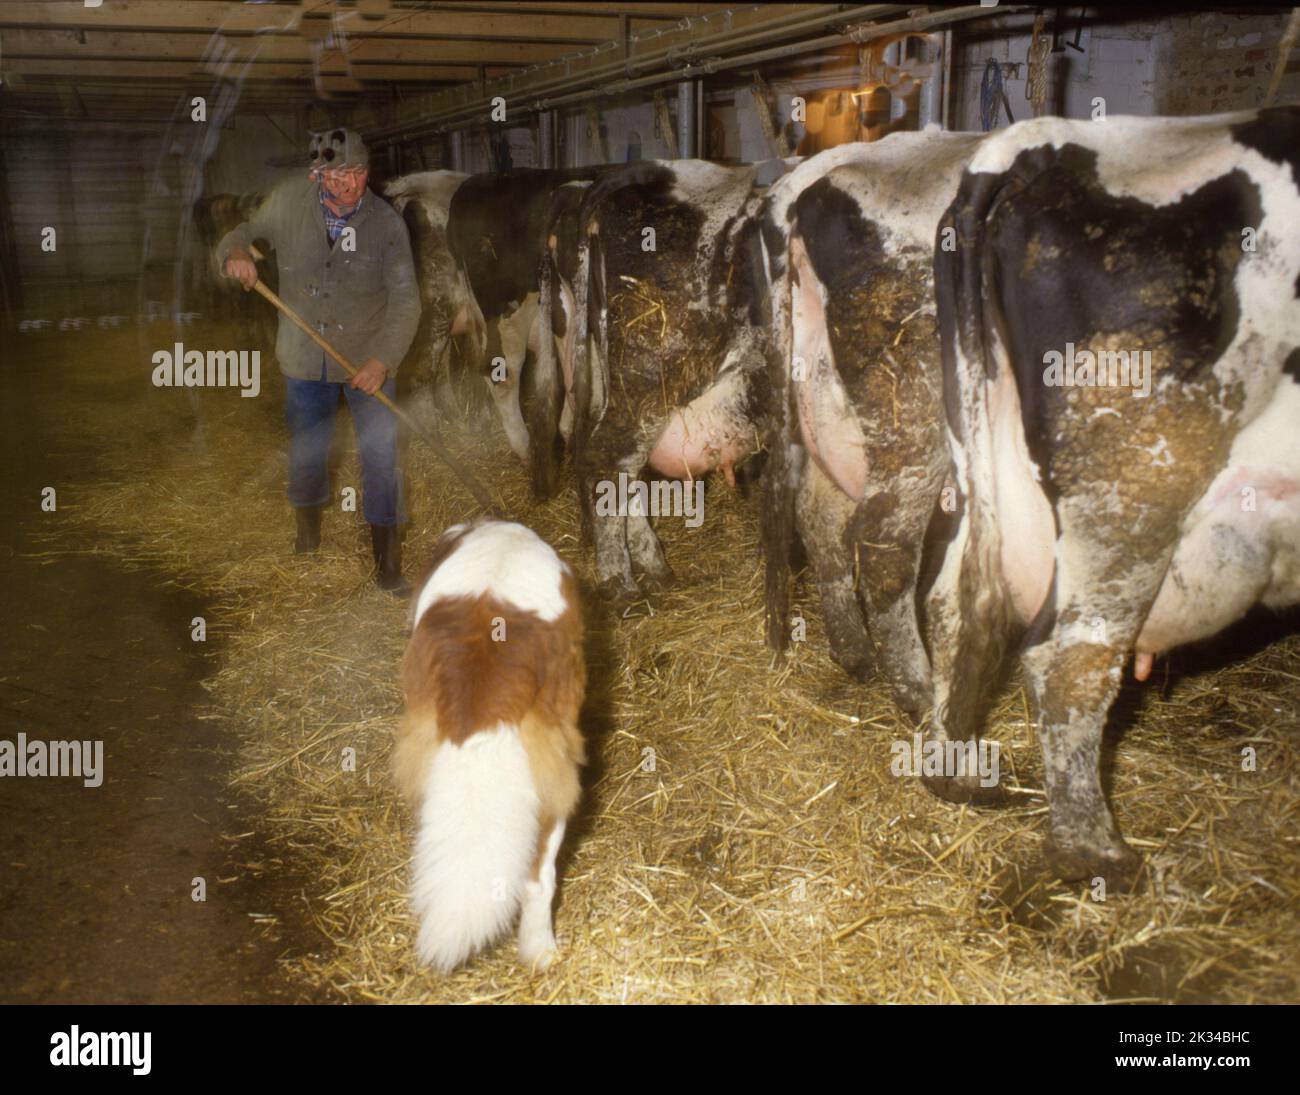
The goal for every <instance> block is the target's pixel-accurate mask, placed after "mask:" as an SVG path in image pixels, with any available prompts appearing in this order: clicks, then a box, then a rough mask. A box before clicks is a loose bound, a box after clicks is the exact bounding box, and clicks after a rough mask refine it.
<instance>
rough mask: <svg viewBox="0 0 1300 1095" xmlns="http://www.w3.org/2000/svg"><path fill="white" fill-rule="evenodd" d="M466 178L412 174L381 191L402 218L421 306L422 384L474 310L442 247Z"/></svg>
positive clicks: (447, 173) (446, 248) (437, 173)
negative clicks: (455, 198) (454, 198)
mask: <svg viewBox="0 0 1300 1095" xmlns="http://www.w3.org/2000/svg"><path fill="white" fill-rule="evenodd" d="M467 178H469V176H468V175H463V174H461V173H460V172H458V171H418V172H415V173H413V174H410V175H403V176H401V177H400V178H396V179H393V180H391V181H390V182H389V183H388V185H387V186H385V187H384V196H385V197H387V198H388V200H389V201H391V202H392V203H393V208H394V209H396V210H397V211H398V212H399V213H401V214H402V218H403V219H404V220H405V221H406V228H407V232H408V233H409V234H410V237H411V253H412V256H413V258H414V259H415V271H416V276H417V278H418V279H419V282H420V302H421V310H420V329H419V331H418V333H417V334H416V337H415V345H416V347H418V352H419V355H420V361H419V363H418V366H417V368H418V371H419V372H420V373H421V374H422V376H421V379H424V380H432V379H433V378H434V377H436V376H438V375H439V366H440V363H441V361H442V358H443V355H444V354H445V353H446V352H447V349H448V347H449V345H450V343H451V339H452V337H453V336H455V335H460V334H464V333H465V332H466V331H467V330H468V329H469V321H470V314H471V312H472V311H473V307H474V305H473V302H472V301H471V300H470V299H469V296H468V291H467V288H466V286H465V284H464V279H463V278H461V277H460V276H459V272H458V271H457V269H456V262H455V259H453V258H452V254H451V249H450V247H449V246H448V244H447V220H448V216H449V214H450V210H451V198H452V195H453V194H455V193H456V191H457V190H458V189H460V186H461V184H462V183H463V182H464V181H465V180H466V179H467Z"/></svg>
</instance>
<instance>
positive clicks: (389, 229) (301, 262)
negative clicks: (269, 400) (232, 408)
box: [215, 178, 420, 381]
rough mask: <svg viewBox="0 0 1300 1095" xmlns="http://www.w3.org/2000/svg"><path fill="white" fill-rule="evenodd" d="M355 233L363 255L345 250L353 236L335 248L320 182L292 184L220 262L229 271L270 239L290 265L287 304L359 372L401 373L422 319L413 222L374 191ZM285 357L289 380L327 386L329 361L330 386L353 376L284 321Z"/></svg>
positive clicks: (227, 246)
mask: <svg viewBox="0 0 1300 1095" xmlns="http://www.w3.org/2000/svg"><path fill="white" fill-rule="evenodd" d="M348 227H349V228H354V229H356V250H355V251H345V250H344V249H343V240H344V235H346V233H344V234H343V235H340V236H339V238H338V240H337V241H336V242H335V244H334V246H333V247H331V246H330V243H329V237H328V236H327V235H326V233H325V216H324V212H323V210H322V209H321V205H320V197H319V190H318V186H317V184H316V183H315V182H314V181H312V180H311V179H306V178H293V179H288V180H287V181H285V182H283V183H281V184H280V185H278V186H277V187H276V188H275V189H274V190H273V191H272V192H271V195H270V197H269V198H267V200H266V201H265V202H263V203H262V207H261V208H260V209H259V210H258V211H257V212H256V213H255V214H254V215H253V219H252V220H250V221H246V222H245V223H244V224H241V225H239V226H238V227H236V228H235V229H233V230H232V231H231V232H229V233H228V234H227V235H225V236H224V237H222V239H221V242H220V243H218V244H217V250H216V256H215V257H216V261H217V266H218V269H221V268H222V267H224V266H225V262H226V258H227V257H228V256H229V254H230V252H231V251H232V250H233V249H234V248H237V247H238V248H242V249H243V250H245V251H247V250H248V249H249V247H250V246H251V244H252V242H253V240H256V239H265V240H267V241H268V242H269V243H270V244H271V246H272V247H274V248H275V251H276V260H277V261H278V263H279V267H280V297H281V299H282V300H283V301H284V302H285V303H286V304H287V305H288V306H289V307H290V308H292V309H293V310H294V311H295V312H297V313H298V314H299V315H300V316H302V318H303V319H305V320H306V321H307V322H308V323H310V324H311V325H312V326H313V327H314V328H315V329H316V330H317V331H319V332H320V334H321V335H322V336H323V337H324V338H325V340H326V341H327V342H329V343H330V344H331V345H333V346H334V347H335V349H337V350H338V351H339V352H340V353H341V354H343V356H344V357H346V358H347V359H348V360H349V361H350V362H352V364H353V365H354V366H356V367H357V368H360V367H361V365H362V364H363V363H364V362H365V361H366V359H367V358H371V357H375V358H378V359H379V360H380V361H382V362H383V363H384V365H386V366H387V367H388V375H389V376H392V375H393V374H394V373H396V372H397V366H398V365H399V364H401V361H402V358H403V357H404V356H405V355H406V351H407V350H408V349H409V348H410V345H411V340H412V339H413V338H414V337H415V331H416V328H417V326H418V325H419V322H420V293H419V289H418V287H417V286H416V281H415V266H414V264H413V263H412V261H411V243H410V240H409V238H408V237H407V234H406V224H405V223H404V222H403V221H402V218H401V217H400V216H399V215H398V214H397V213H396V212H394V211H393V209H392V207H391V206H389V205H387V204H386V203H385V202H384V201H383V199H382V198H379V197H377V196H376V195H375V194H374V193H373V192H372V191H370V190H367V191H366V193H365V197H364V198H362V201H361V208H360V209H358V210H357V211H356V213H355V214H353V216H352V218H351V220H349V221H348ZM266 307H268V308H269V307H270V305H269V304H267V305H266ZM275 356H276V357H277V358H278V359H279V362H280V371H281V372H282V373H284V375H285V376H292V377H296V378H298V379H299V380H319V379H320V375H321V362H322V361H324V362H326V364H327V370H326V379H327V380H332V381H341V380H347V379H348V375H347V373H345V372H344V371H343V369H342V367H340V366H339V364H338V363H337V362H336V361H335V360H334V359H333V358H331V357H329V355H328V354H326V353H325V352H324V351H323V350H322V349H321V348H320V347H319V346H317V345H316V344H315V343H314V342H312V340H311V339H309V338H308V337H307V335H306V334H305V333H304V332H303V331H301V330H300V329H299V328H298V327H297V326H295V324H294V323H293V322H292V321H291V320H290V319H289V318H288V317H287V316H284V315H281V316H280V329H279V333H278V334H277V336H276V340H275Z"/></svg>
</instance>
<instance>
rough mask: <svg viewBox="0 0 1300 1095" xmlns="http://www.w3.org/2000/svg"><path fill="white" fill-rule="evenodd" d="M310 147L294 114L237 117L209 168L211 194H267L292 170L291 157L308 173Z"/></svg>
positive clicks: (218, 146) (233, 119) (208, 176)
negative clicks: (308, 149)
mask: <svg viewBox="0 0 1300 1095" xmlns="http://www.w3.org/2000/svg"><path fill="white" fill-rule="evenodd" d="M309 143H310V138H309V137H308V136H307V127H306V126H305V125H302V124H301V122H300V121H299V119H297V118H295V117H294V116H293V115H291V114H285V115H276V116H274V117H272V116H268V115H265V114H251V115H248V114H236V115H234V116H232V117H231V119H230V120H229V122H228V123H227V124H226V126H225V127H224V128H223V129H222V131H221V140H220V142H219V143H218V145H217V149H216V152H215V154H214V155H213V157H212V159H211V161H210V162H209V164H208V170H207V173H206V178H205V183H206V188H207V191H208V193H210V194H242V193H245V192H246V191H249V190H264V189H266V188H267V187H270V186H272V185H274V184H275V182H276V181H277V180H278V179H281V178H284V176H285V175H286V174H287V173H289V172H290V171H291V170H292V169H291V168H290V167H288V166H286V163H285V161H286V160H288V159H290V158H291V157H297V159H298V160H300V161H301V162H302V164H303V165H304V166H303V170H306V166H305V165H306V163H307V148H308V145H309Z"/></svg>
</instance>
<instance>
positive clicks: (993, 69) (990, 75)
mask: <svg viewBox="0 0 1300 1095" xmlns="http://www.w3.org/2000/svg"><path fill="white" fill-rule="evenodd" d="M1001 107H1002V66H1001V65H1000V64H998V62H997V60H996V59H995V58H993V57H990V58H989V59H988V60H987V61H985V62H984V79H983V80H981V81H980V125H982V126H983V127H984V132H985V133H987V132H988V131H989V130H990V129H992V128H993V127H994V126H995V125H997V124H998V111H999V110H1000V109H1001Z"/></svg>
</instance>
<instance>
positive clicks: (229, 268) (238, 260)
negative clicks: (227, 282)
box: [222, 247, 257, 289]
mask: <svg viewBox="0 0 1300 1095" xmlns="http://www.w3.org/2000/svg"><path fill="white" fill-rule="evenodd" d="M222 273H224V274H225V275H226V277H228V278H235V279H236V280H237V281H238V282H239V284H240V285H242V286H243V287H244V288H245V289H251V288H252V287H253V285H254V283H255V282H256V281H257V264H256V263H255V262H253V256H252V255H250V254H249V253H248V252H247V251H242V250H240V249H239V248H238V247H236V248H233V249H232V250H231V252H230V254H229V255H227V256H226V265H225V267H224V268H223V269H222Z"/></svg>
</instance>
